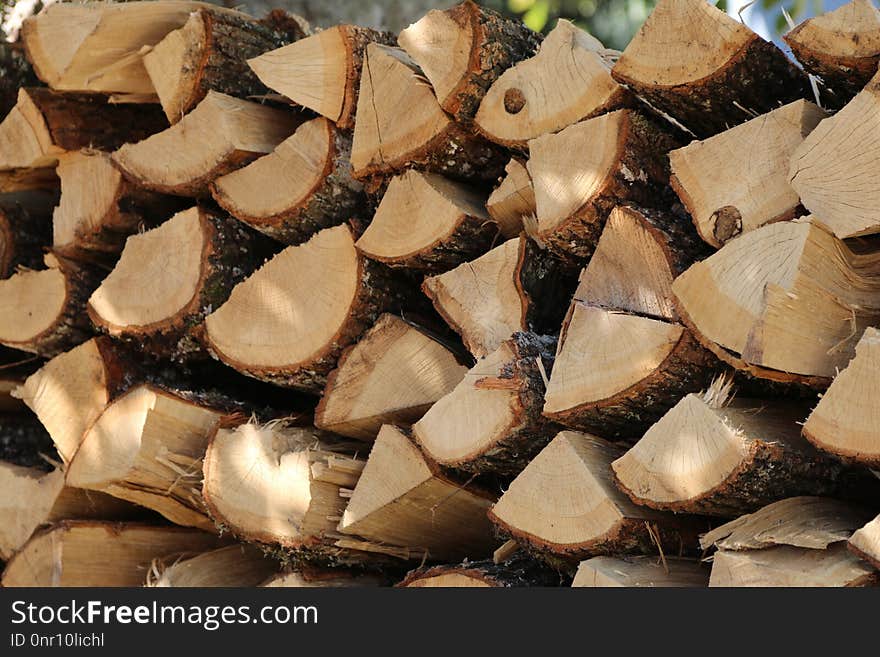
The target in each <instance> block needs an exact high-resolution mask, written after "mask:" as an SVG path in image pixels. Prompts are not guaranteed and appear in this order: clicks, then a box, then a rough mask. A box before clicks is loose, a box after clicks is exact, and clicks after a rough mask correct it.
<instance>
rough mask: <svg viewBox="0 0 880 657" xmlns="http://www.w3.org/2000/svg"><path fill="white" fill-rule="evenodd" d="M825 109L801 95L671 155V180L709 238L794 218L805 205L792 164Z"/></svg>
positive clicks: (720, 239) (717, 240)
mask: <svg viewBox="0 0 880 657" xmlns="http://www.w3.org/2000/svg"><path fill="white" fill-rule="evenodd" d="M825 116H826V114H825V112H823V111H822V110H821V109H819V108H818V107H816V105H814V104H813V103H810V102H807V101H805V100H797V101H795V102H793V103H789V104H788V105H785V106H784V107H780V108H779V109H775V110H773V111H772V112H769V113H768V114H764V115H763V116H759V117H756V118H754V119H752V120H751V121H747V122H746V123H743V124H742V125H738V126H736V127H735V128H731V129H730V130H725V131H724V132H722V133H720V134H718V135H715V136H714V137H709V138H708V139H706V140H704V141H694V142H691V143H690V144H688V145H687V146H685V147H684V148H680V149H678V150H674V151H672V152H671V153H670V154H669V161H670V164H671V165H672V178H671V179H670V182H671V184H672V187H673V189H675V191H676V193H677V194H678V196H679V198H680V199H681V201H682V203H684V205H685V207H686V208H687V211H688V212H689V213H690V214H691V216H692V217H693V219H694V225H695V226H696V227H697V230H698V231H699V233H700V237H702V238H703V239H704V240H705V241H706V242H708V243H709V244H711V245H712V246H714V247H720V246H721V245H722V244H724V243H725V242H727V241H728V240H729V239H731V238H733V237H736V236H737V235H739V234H740V233H743V232H747V231H750V230H754V229H755V228H758V227H759V226H763V225H764V224H769V223H772V222H774V221H785V220H787V219H794V217H795V216H796V214H797V212H798V208H799V206H800V199H799V198H798V195H797V192H795V191H794V189H792V187H791V185H790V184H789V181H788V163H789V161H790V159H791V155H792V153H793V152H794V151H795V149H796V148H797V147H798V146H800V144H801V142H803V140H804V137H806V136H807V135H808V134H810V132H811V131H812V130H813V128H815V127H816V125H817V124H818V123H819V121H821V120H822V119H824V118H825Z"/></svg>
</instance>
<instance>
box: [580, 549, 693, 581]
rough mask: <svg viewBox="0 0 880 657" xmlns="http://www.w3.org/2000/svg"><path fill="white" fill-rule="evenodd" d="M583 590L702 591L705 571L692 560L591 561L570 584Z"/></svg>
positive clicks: (584, 563)
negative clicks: (667, 589)
mask: <svg viewBox="0 0 880 657" xmlns="http://www.w3.org/2000/svg"><path fill="white" fill-rule="evenodd" d="M571 585H572V586H574V587H583V588H618V587H627V588H629V587H649V588H654V587H658V588H663V587H675V588H704V587H706V586H708V585H709V569H708V568H705V567H704V566H703V565H702V564H700V562H699V561H696V560H695V559H680V558H676V557H667V556H664V557H663V558H662V559H661V558H660V557H644V556H625V557H593V558H592V559H587V560H586V561H581V563H580V565H579V566H578V569H577V574H576V575H575V576H574V581H573V582H572V583H571Z"/></svg>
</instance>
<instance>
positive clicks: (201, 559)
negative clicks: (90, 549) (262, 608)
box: [146, 545, 278, 588]
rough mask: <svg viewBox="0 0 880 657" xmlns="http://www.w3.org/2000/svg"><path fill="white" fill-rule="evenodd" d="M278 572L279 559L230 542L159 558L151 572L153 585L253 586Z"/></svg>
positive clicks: (150, 581)
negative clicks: (181, 555) (197, 552)
mask: <svg viewBox="0 0 880 657" xmlns="http://www.w3.org/2000/svg"><path fill="white" fill-rule="evenodd" d="M277 571H278V562H276V561H273V560H271V559H269V558H268V557H266V555H265V554H263V553H262V552H261V551H260V550H258V549H257V548H255V547H252V546H249V545H230V546H227V547H222V548H220V549H217V550H211V551H210V552H203V553H202V554H197V555H196V556H190V557H178V558H177V559H174V560H172V561H171V562H170V563H168V562H164V561H161V560H159V561H156V562H154V564H153V566H152V567H151V568H150V571H149V572H148V573H147V581H146V585H147V587H150V588H218V587H225V588H250V587H254V586H258V585H259V584H261V583H262V582H264V581H266V579H267V578H268V577H271V576H272V574H273V573H275V572H277Z"/></svg>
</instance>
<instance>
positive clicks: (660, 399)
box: [544, 300, 720, 438]
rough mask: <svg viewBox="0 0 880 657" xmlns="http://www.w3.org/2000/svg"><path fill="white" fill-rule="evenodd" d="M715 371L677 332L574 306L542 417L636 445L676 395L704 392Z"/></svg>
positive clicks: (662, 324)
mask: <svg viewBox="0 0 880 657" xmlns="http://www.w3.org/2000/svg"><path fill="white" fill-rule="evenodd" d="M719 365H720V364H719V363H718V360H717V359H716V358H715V357H714V356H712V354H711V353H709V352H708V351H707V350H705V349H704V348H703V347H701V346H700V344H699V343H698V342H697V340H696V339H695V338H694V337H693V335H692V334H691V332H690V331H689V330H687V329H686V328H685V327H683V326H681V325H680V324H674V323H670V322H666V321H662V320H659V319H652V318H650V317H643V316H641V315H629V314H626V313H621V312H617V311H613V310H605V309H604V308H598V307H596V306H590V305H587V304H584V303H581V302H580V301H577V300H576V301H575V302H574V303H573V304H572V308H571V311H570V314H569V317H568V318H567V319H566V321H565V324H564V325H563V327H562V332H561V337H560V344H559V350H558V352H557V354H556V361H555V363H554V366H553V373H552V374H551V376H550V382H549V383H548V385H547V394H546V395H545V398H544V399H545V403H544V415H545V416H547V417H548V418H550V419H551V420H553V421H555V422H558V423H560V424H563V425H565V426H568V427H574V428H578V429H587V430H591V431H594V432H596V433H598V434H600V435H602V436H605V437H607V438H635V437H638V436H641V435H642V433H644V431H645V430H646V429H647V428H648V427H649V426H651V424H653V423H654V422H656V421H657V420H658V419H660V417H661V416H662V415H663V414H664V413H665V412H666V411H668V410H669V409H670V408H672V406H674V405H675V403H676V402H677V401H678V400H679V399H681V397H682V395H685V394H687V393H689V392H697V391H699V390H702V389H704V388H705V387H706V386H707V385H708V384H709V382H710V380H711V378H712V376H713V374H714V373H715V372H716V371H717V370H718V368H719Z"/></svg>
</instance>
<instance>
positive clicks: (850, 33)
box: [782, 0, 880, 109]
mask: <svg viewBox="0 0 880 657" xmlns="http://www.w3.org/2000/svg"><path fill="white" fill-rule="evenodd" d="M782 38H783V39H784V40H785V42H786V43H787V44H788V45H789V46H790V47H791V51H792V53H793V54H794V56H795V57H796V58H797V60H798V61H799V62H800V63H801V64H803V66H804V69H806V70H807V72H809V73H812V74H813V75H817V76H819V77H820V78H822V83H823V85H824V86H825V87H826V88H827V89H828V90H829V91H830V92H831V93H830V94H829V95H826V94H823V97H822V104H823V105H825V106H826V107H832V108H834V109H837V108H839V107H841V106H842V105H844V104H846V103H847V102H849V101H850V99H852V97H853V96H855V95H856V94H857V93H858V92H859V91H861V90H862V87H864V86H865V85H866V84H867V83H868V80H870V79H871V78H872V77H874V74H875V73H876V72H877V64H878V62H880V12H878V11H877V9H876V8H875V7H874V5H873V3H872V2H871V0H852V2H848V3H847V4H845V5H843V6H842V7H838V8H837V9H835V10H834V11H830V12H828V13H826V14H821V15H819V16H815V17H813V18H809V19H807V20H805V21H804V22H803V23H801V24H800V25H798V26H797V27H796V28H794V29H793V30H792V31H791V32H789V33H788V34H786V35H784V36H783V37H782Z"/></svg>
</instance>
